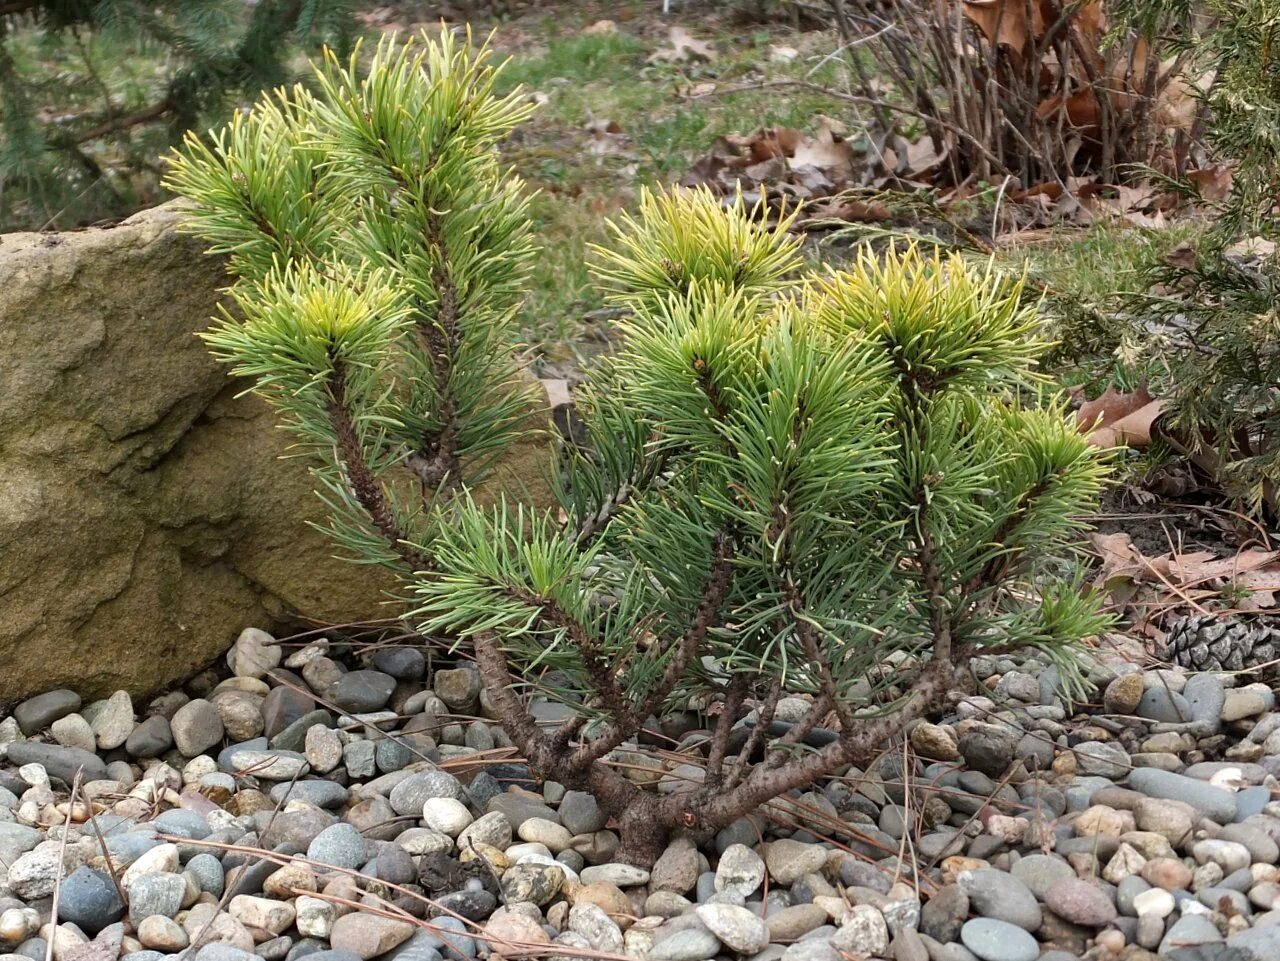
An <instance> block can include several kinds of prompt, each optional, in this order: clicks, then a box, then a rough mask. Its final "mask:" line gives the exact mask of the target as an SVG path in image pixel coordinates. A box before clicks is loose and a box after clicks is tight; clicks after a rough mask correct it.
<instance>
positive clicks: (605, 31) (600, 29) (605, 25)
mask: <svg viewBox="0 0 1280 961" xmlns="http://www.w3.org/2000/svg"><path fill="white" fill-rule="evenodd" d="M582 32H583V33H585V34H587V35H588V36H601V37H607V36H612V35H613V34H615V33H617V32H618V25H617V24H616V23H614V22H613V21H612V20H597V21H596V22H595V23H593V24H592V25H591V26H589V27H586V28H585V29H584V30H583V31H582Z"/></svg>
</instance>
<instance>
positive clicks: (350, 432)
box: [328, 357, 431, 571]
mask: <svg viewBox="0 0 1280 961" xmlns="http://www.w3.org/2000/svg"><path fill="white" fill-rule="evenodd" d="M328 388H329V419H330V421H331V423H332V424H333V436H334V439H335V446H336V448H337V454H338V462H339V464H340V465H341V466H342V471H343V473H344V474H345V475H346V479H347V483H348V484H349V486H350V488H351V492H352V494H353V495H354V496H355V498H356V500H357V501H358V502H359V504H360V506H361V507H362V508H364V511H365V513H366V514H367V515H368V516H369V520H370V522H371V523H372V524H373V526H374V527H375V528H376V529H377V530H378V532H379V533H380V534H381V535H382V536H383V538H384V539H385V540H386V542H387V546H388V547H390V548H391V550H392V551H394V552H395V554H396V556H398V557H399V558H400V560H401V561H403V562H404V563H405V565H407V566H408V568H409V569H410V570H411V571H427V570H430V569H431V563H430V562H429V561H428V559H427V557H426V555H424V554H422V553H421V552H420V551H418V550H416V549H415V548H413V547H410V546H409V544H408V542H407V539H406V533H405V531H403V530H401V529H400V527H399V525H398V524H397V523H396V518H395V513H394V512H393V511H392V509H391V505H390V504H389V503H388V501H387V496H386V492H385V491H384V490H383V487H382V483H381V481H379V480H378V478H377V477H376V476H375V475H374V473H373V471H372V470H370V469H369V464H368V462H367V461H366V460H365V456H364V450H363V448H362V446H361V444H360V433H359V431H358V430H357V429H356V425H355V421H354V420H353V418H352V416H351V411H350V409H349V403H350V400H349V398H348V396H347V372H346V365H345V363H344V362H343V361H342V359H341V358H338V357H333V358H332V368H331V370H330V372H329V381H328Z"/></svg>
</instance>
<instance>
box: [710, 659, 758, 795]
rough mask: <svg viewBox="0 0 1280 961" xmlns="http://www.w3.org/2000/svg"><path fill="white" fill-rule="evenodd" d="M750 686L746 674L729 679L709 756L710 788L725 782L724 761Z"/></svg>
mask: <svg viewBox="0 0 1280 961" xmlns="http://www.w3.org/2000/svg"><path fill="white" fill-rule="evenodd" d="M750 684H751V681H750V678H748V677H747V675H745V674H735V675H733V677H732V678H730V679H729V686H728V688H727V689H726V690H725V695H724V700H723V701H722V702H721V704H720V716H719V717H718V718H717V719H716V726H715V731H714V732H713V734H712V737H711V749H710V751H709V752H708V755H707V777H706V783H707V785H708V786H709V787H718V786H719V785H720V784H721V783H722V781H723V774H724V760H725V755H726V754H727V753H728V751H729V735H730V734H731V733H732V732H733V724H734V722H735V721H736V720H737V719H738V711H739V710H740V709H741V708H742V704H743V702H744V701H745V700H746V697H747V690H748V688H749V687H750Z"/></svg>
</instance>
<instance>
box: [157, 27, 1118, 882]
mask: <svg viewBox="0 0 1280 961" xmlns="http://www.w3.org/2000/svg"><path fill="white" fill-rule="evenodd" d="M319 76H320V80H319V83H318V92H317V94H316V95H315V96H314V97H313V96H311V95H309V94H306V93H304V92H303V91H301V90H300V89H295V90H292V91H287V92H281V93H277V94H275V95H273V96H272V97H270V98H268V99H265V100H263V101H262V102H261V103H260V104H259V105H258V106H257V107H256V108H255V109H254V111H253V112H252V113H251V114H250V115H249V116H247V117H244V118H238V119H237V120H235V121H233V122H232V124H231V125H230V126H229V127H227V128H225V129H224V130H223V131H221V132H220V133H219V134H218V135H217V136H215V137H214V138H213V140H212V146H206V145H205V144H204V142H203V141H201V140H200V139H197V138H192V139H191V140H190V141H189V143H188V145H187V147H186V150H185V152H184V153H183V154H182V155H181V156H180V157H178V158H176V159H175V162H174V172H173V175H172V177H171V183H172V185H173V186H174V188H175V189H176V190H177V191H178V192H179V193H181V194H183V195H185V196H187V197H189V198H191V199H192V200H193V201H194V202H195V213H194V214H193V219H192V221H191V228H192V229H193V230H194V231H196V232H197V233H199V234H201V235H202V236H204V237H206V238H208V239H209V240H210V241H211V243H212V245H213V249H214V250H217V251H221V252H224V253H226V254H228V255H229V257H230V258H231V264H232V267H233V270H234V271H235V272H236V273H237V274H238V275H239V276H240V280H239V281H238V282H237V284H236V286H235V288H234V289H233V293H234V296H235V300H236V303H237V306H238V308H239V311H240V315H239V316H237V315H233V314H230V313H229V314H227V315H225V316H224V317H223V318H222V320H221V322H220V324H219V325H218V326H217V327H216V328H215V330H214V331H213V332H212V333H211V334H210V335H209V340H210V343H211V345H212V347H213V348H214V350H215V351H216V352H217V353H218V355H219V356H220V357H222V358H223V359H225V360H227V361H228V362H229V363H231V364H232V365H233V369H234V370H235V371H237V372H239V373H242V374H245V375H248V376H251V377H253V378H256V385H257V386H256V388H255V389H257V390H258V391H260V392H261V393H263V394H264V395H265V396H266V397H267V398H268V399H269V400H271V401H272V402H273V403H275V404H276V405H277V407H278V408H279V409H280V410H281V412H282V414H283V415H284V416H285V418H286V420H287V421H288V422H289V423H290V424H291V426H292V427H293V428H294V430H295V431H296V432H297V434H298V436H299V437H300V439H301V441H302V442H303V445H304V448H305V449H306V450H307V451H308V452H309V453H310V454H311V455H312V456H314V457H315V458H316V459H317V460H318V462H319V464H320V466H319V467H318V468H317V470H318V472H319V476H320V478H321V480H322V482H323V485H324V487H323V491H324V495H325V496H326V497H327V498H328V499H329V501H330V503H331V504H332V505H333V506H334V508H335V517H337V518H339V519H338V520H337V521H336V523H335V529H334V534H335V536H336V537H337V539H338V541H339V542H340V543H341V544H342V545H343V546H345V547H346V548H347V549H348V550H349V551H351V552H352V553H354V554H355V555H356V556H357V557H358V558H359V559H363V560H366V561H374V562H384V563H388V564H390V565H392V566H393V567H395V568H396V569H397V570H399V571H400V572H401V573H402V574H403V575H404V579H405V584H406V588H407V589H408V590H410V591H411V592H412V593H413V594H414V596H415V597H416V604H415V609H414V610H413V612H412V614H411V615H410V617H411V618H412V620H413V621H414V622H415V623H417V624H418V625H420V626H421V629H422V630H424V631H426V632H433V633H442V634H445V635H447V636H450V637H452V638H454V639H456V642H457V643H459V644H469V645H470V646H471V647H472V649H473V650H474V653H475V657H476V662H477V665H478V668H479V670H480V674H481V677H482V679H483V681H484V685H485V690H486V692H487V695H488V698H489V702H490V704H491V705H492V707H493V709H494V710H495V712H496V714H497V717H498V718H499V720H500V721H501V723H502V724H503V726H504V728H505V729H506V731H507V733H508V734H509V735H510V737H511V739H512V741H513V743H515V744H516V745H517V746H518V747H519V748H520V749H521V751H522V753H523V755H524V756H525V758H526V759H527V760H528V761H529V763H530V764H531V766H532V767H533V768H534V769H535V770H536V771H538V772H539V773H540V774H542V775H543V776H545V777H549V778H554V779H555V780H557V781H560V782H561V783H564V784H566V785H569V786H576V787H582V788H585V789H588V790H591V791H593V792H594V793H595V795H596V796H597V797H598V798H599V799H600V801H601V803H602V804H603V805H604V806H605V807H606V808H607V809H608V810H609V811H610V812H611V813H613V814H614V815H615V816H617V817H618V818H619V819H620V824H621V830H622V834H623V841H624V849H623V856H624V857H627V858H630V859H633V860H636V861H638V862H645V861H651V860H652V859H653V858H654V857H655V856H656V855H657V853H659V852H660V850H661V846H662V844H663V842H664V841H665V838H666V836H667V832H668V831H670V830H672V829H674V828H676V827H680V826H683V827H684V828H686V829H690V830H693V831H695V832H705V831H713V830H715V829H717V828H719V827H721V826H723V825H725V824H727V823H729V822H730V821H732V820H734V819H735V818H737V817H740V816H742V815H743V814H745V813H747V812H750V811H752V810H754V809H756V808H757V807H758V806H760V805H761V804H765V803H767V802H769V801H770V800H772V799H773V798H775V797H777V796H778V795H779V794H782V793H784V792H786V791H788V790H790V789H793V788H796V787H801V786H804V785H806V784H808V783H810V782H811V781H813V780H815V779H817V778H821V777H823V776H826V775H829V774H831V773H833V772H835V771H837V770H839V769H841V768H842V767H844V766H846V765H848V764H849V763H851V762H855V761H859V762H865V761H866V760H867V759H869V758H870V757H872V756H874V755H875V754H876V753H878V752H879V751H880V750H881V749H882V748H883V745H884V743H885V742H886V741H888V740H889V739H891V738H892V737H894V736H896V735H898V734H900V733H901V731H902V730H903V728H904V726H905V725H906V724H908V723H909V722H910V721H911V720H913V719H915V718H918V717H921V716H923V715H925V714H926V713H928V712H930V711H933V710H936V709H938V708H940V707H941V706H942V705H943V704H944V702H945V700H946V697H947V695H948V693H949V692H950V691H951V690H953V689H954V688H955V687H957V686H960V685H962V684H963V683H964V678H965V676H966V671H965V667H966V665H967V663H968V661H969V659H970V658H971V657H972V656H973V655H975V654H977V653H980V652H987V653H990V652H1002V651H1008V650H1012V649H1021V648H1024V647H1031V648H1034V649H1036V650H1038V651H1040V652H1041V653H1042V655H1043V656H1045V657H1047V658H1049V659H1051V660H1053V661H1054V662H1056V663H1057V664H1059V665H1060V667H1061V669H1062V673H1063V676H1064V678H1065V679H1066V681H1067V683H1068V684H1071V682H1072V681H1073V680H1078V674H1077V673H1076V672H1075V661H1074V658H1073V652H1074V650H1075V645H1076V643H1077V642H1078V641H1079V639H1080V638H1081V637H1084V636H1087V635H1089V634H1091V633H1094V632H1096V631H1097V630H1098V629H1099V628H1100V626H1101V625H1102V623H1103V619H1102V618H1101V617H1100V615H1099V613H1098V608H1097V604H1096V601H1095V600H1094V599H1093V598H1091V597H1089V596H1087V595H1085V594H1084V593H1082V592H1081V590H1080V586H1079V584H1078V583H1077V582H1076V580H1075V579H1074V578H1073V576H1072V565H1071V563H1070V556H1069V552H1068V551H1067V547H1068V545H1069V543H1070V541H1071V540H1072V538H1073V536H1074V534H1075V532H1076V531H1077V530H1078V529H1079V526H1080V523H1079V521H1078V517H1079V515H1080V514H1081V512H1082V511H1084V510H1086V509H1088V508H1089V506H1090V505H1091V504H1092V503H1093V502H1094V500H1095V499H1096V497H1097V494H1098V491H1099V486H1100V484H1101V481H1102V476H1103V463H1102V461H1101V460H1100V455H1098V454H1097V453H1096V452H1095V451H1093V450H1092V449H1091V448H1090V447H1089V446H1088V445H1087V444H1086V442H1085V440H1084V439H1083V438H1082V437H1081V436H1080V435H1079V434H1078V433H1077V432H1076V431H1075V430H1074V428H1073V427H1071V426H1070V425H1069V424H1068V423H1067V418H1066V417H1065V411H1064V409H1063V407H1062V404H1061V402H1060V401H1059V400H1055V399H1053V398H1052V397H1051V396H1049V392H1048V390H1047V387H1046V384H1045V383H1044V381H1043V379H1042V378H1041V377H1040V376H1039V375H1037V374H1036V373H1035V370H1034V362H1035V359H1036V357H1037V356H1038V354H1039V353H1040V352H1041V351H1042V350H1043V349H1044V344H1043V343H1042V342H1041V341H1040V340H1039V339H1038V338H1037V335H1036V329H1035V322H1034V318H1033V312H1032V311H1031V310H1030V309H1029V308H1027V307H1026V306H1025V305H1024V298H1023V297H1022V296H1021V290H1020V288H1019V286H1018V285H1017V284H1009V283H1006V282H1004V281H1002V280H1000V279H999V277H998V276H997V274H996V273H995V271H994V270H993V269H991V268H987V269H985V270H983V269H979V270H975V269H973V268H972V267H970V266H968V265H966V264H965V263H964V262H963V261H961V260H959V259H942V258H940V257H938V256H931V255H927V254H925V253H922V252H920V251H919V250H917V249H914V248H910V249H902V250H896V251H891V252H890V253H889V254H888V255H887V256H885V257H884V258H877V257H875V256H873V255H872V254H870V253H868V254H864V255H863V256H862V257H861V258H860V259H859V260H858V261H857V263H856V264H854V265H853V266H852V267H851V268H850V269H849V270H846V271H830V272H826V273H821V274H816V275H810V276H805V275H803V274H802V262H801V258H800V257H799V254H798V249H797V248H798V243H797V240H796V239H795V237H794V236H793V235H792V234H791V233H790V231H789V226H790V224H789V222H788V221H786V220H785V219H784V220H783V221H782V222H781V223H778V224H776V225H774V226H772V227H770V226H768V225H767V224H766V223H765V221H764V219H763V218H764V217H765V211H764V208H763V207H758V208H756V209H754V210H748V209H747V208H746V207H745V205H744V204H743V202H742V201H741V200H739V201H738V202H737V203H736V205H734V206H732V207H731V208H730V209H724V208H723V207H722V205H721V202H720V201H719V200H718V199H717V198H714V197H712V196H711V195H709V194H707V193H693V194H685V193H666V192H661V191H659V192H646V193H644V194H643V195H642V197H641V200H640V204H639V209H638V211H637V213H636V214H635V215H634V216H625V217H623V218H621V220H620V221H619V222H618V223H617V224H616V225H615V227H614V232H615V242H614V244H612V245H611V246H610V247H609V248H607V249H603V250H599V251H597V255H598V265H597V268H598V270H597V273H598V276H599V279H600V282H601V284H602V285H603V286H604V287H605V288H606V289H607V290H608V291H609V294H610V296H611V297H612V298H613V301H614V303H615V304H616V305H617V306H619V307H621V308H623V309H624V312H625V314H626V317H627V319H626V320H625V321H624V322H623V328H624V329H623V333H624V334H625V338H624V346H623V347H622V348H621V349H620V350H619V351H617V352H616V353H615V354H613V355H611V356H610V357H609V358H608V359H607V360H606V361H605V362H604V364H603V366H602V368H601V369H600V370H599V371H598V372H596V374H595V375H594V376H593V378H592V380H591V383H590V384H589V385H588V387H587V388H586V389H585V390H584V392H583V393H582V395H581V397H580V398H579V403H580V406H581V408H582V411H583V416H584V419H585V422H586V424H587V443H586V444H585V445H583V446H581V447H575V448H572V449H570V450H568V451H566V452H565V457H566V463H565V465H564V469H563V471H562V472H561V473H560V477H559V484H558V488H557V490H558V496H557V500H558V503H557V504H556V505H555V506H554V507H553V508H552V509H550V510H545V509H539V508H537V507H535V506H531V505H526V504H518V503H510V502H508V501H502V502H500V503H498V504H497V505H496V506H488V507H484V506H480V505H478V504H477V503H476V502H475V501H474V500H473V498H472V497H471V495H470V490H471V485H472V484H473V475H472V473H471V468H470V464H471V462H472V461H473V459H476V458H479V459H480V460H483V459H484V458H485V457H486V456H487V455H489V454H492V453H495V452H497V451H500V450H501V447H502V445H503V444H504V443H505V442H507V440H509V438H510V436H511V431H512V429H513V424H514V423H515V422H516V419H517V418H516V414H517V413H518V411H519V410H521V409H522V408H521V402H520V395H519V392H518V390H517V389H516V388H515V387H514V386H513V384H514V382H515V377H514V371H515V360H514V359H513V353H512V350H511V348H510V346H509V340H510V339H511V337H512V331H511V317H512V311H513V309H514V308H513V304H514V303H515V298H516V297H517V296H518V292H519V289H520V287H521V284H522V282H523V277H524V275H523V270H524V267H525V266H526V264H527V261H528V259H529V256H530V249H531V248H530V245H529V240H528V238H527V235H526V232H525V224H526V222H527V216H526V213H525V210H524V206H523V200H522V199H521V194H520V192H519V191H520V188H519V185H518V182H517V181H516V180H515V179H514V178H512V177H511V176H510V175H509V174H507V173H504V172H503V171H502V170H501V168H500V166H499V164H498V161H497V160H496V159H495V156H494V152H493V149H492V148H493V145H494V143H495V141H496V140H497V139H498V138H499V137H501V136H502V135H503V134H504V133H505V132H506V131H507V130H509V129H510V128H511V126H512V125H513V124H514V123H516V122H517V121H518V120H520V119H521V118H522V117H523V115H524V113H525V108H524V107H523V106H522V101H521V100H519V99H518V98H515V97H508V98H498V97H495V96H494V95H493V93H492V82H493V72H492V71H491V70H490V69H489V68H488V66H486V65H485V61H484V53H483V51H481V52H478V53H472V52H470V51H468V50H465V49H461V48H455V47H454V46H452V41H451V40H450V39H449V38H448V37H444V38H441V39H439V40H434V39H430V38H425V37H424V38H422V39H420V40H417V41H413V42H407V43H403V44H400V43H396V42H393V41H386V42H384V43H383V44H382V45H381V46H380V47H379V49H378V51H377V53H376V55H375V57H374V59H373V62H372V63H371V64H370V66H369V70H368V74H367V77H366V78H365V79H361V78H360V75H359V73H358V71H357V70H356V69H355V66H354V62H353V63H352V64H350V65H345V66H344V65H342V64H340V63H339V62H338V61H337V60H336V59H334V58H332V57H331V58H329V59H328V60H327V61H326V63H325V64H324V65H322V66H321V67H320V68H319ZM504 345H507V346H506V348H505V349H504ZM396 475H400V476H401V477H402V478H403V477H408V478H409V479H410V480H411V481H412V482H413V483H412V484H411V485H409V486H411V487H412V488H413V489H412V490H410V491H408V492H407V493H406V485H404V484H403V483H401V482H398V481H397V480H396V479H395V476H396ZM384 508H385V509H384ZM787 693H799V694H807V695H810V696H811V698H812V707H811V710H810V711H809V713H808V716H807V717H806V718H805V719H804V720H803V721H802V722H801V723H799V724H796V725H794V726H792V727H791V728H790V729H789V730H786V731H779V730H778V729H777V728H775V727H774V726H772V724H771V722H772V721H773V714H774V711H775V709H776V707H777V705H778V702H779V700H780V699H781V697H782V696H783V695H784V694H787ZM533 696H547V697H551V698H554V699H557V700H559V701H561V702H563V703H565V704H567V705H569V706H570V707H571V708H572V709H573V710H572V714H573V717H572V719H571V720H569V721H567V722H565V723H564V724H562V725H561V726H560V727H558V728H556V729H554V730H551V731H543V730H541V729H540V728H539V727H538V725H537V724H535V723H534V721H533V718H532V717H531V715H530V713H529V703H530V699H531V697H533ZM673 700H678V701H680V702H681V703H685V704H687V703H689V702H690V700H692V701H693V703H697V704H701V705H703V706H704V707H708V708H710V707H711V705H712V704H715V710H714V711H713V712H712V713H713V714H714V719H713V720H710V721H709V723H710V727H711V736H710V739H709V744H708V748H707V754H706V757H705V758H704V760H705V765H706V775H705V780H704V781H703V783H701V784H698V785H693V786H691V787H690V789H689V790H687V791H682V792H677V793H673V794H664V795H659V794H654V793H651V792H650V791H647V790H644V789H643V788H642V787H641V786H640V785H638V784H637V783H635V782H634V781H632V780H630V779H628V778H627V777H626V776H624V775H623V774H622V773H620V772H619V771H618V770H617V768H616V767H615V766H613V765H612V764H609V763H606V761H607V760H608V759H609V758H611V757H615V756H616V752H618V751H620V750H622V751H625V750H626V749H627V746H629V745H633V744H634V742H635V739H636V738H637V735H638V734H639V732H640V730H641V728H642V726H643V725H644V724H645V723H646V722H647V721H648V719H649V718H650V717H651V715H653V714H655V713H657V712H660V711H661V710H662V709H663V707H664V705H666V704H668V703H669V702H671V701H673ZM750 705H754V707H755V711H756V714H755V718H754V725H753V726H750V727H745V728H744V727H743V726H741V724H740V723H739V722H740V721H741V720H742V718H743V715H744V714H745V713H746V710H747V708H748V706H750ZM818 724H830V725H833V726H834V727H835V728H836V729H837V730H838V732H839V735H838V737H837V738H836V739H835V740H834V741H833V742H832V743H830V744H828V745H827V746H825V747H822V748H821V749H816V750H814V749H810V748H808V747H806V746H805V743H804V742H805V738H806V736H807V735H808V733H809V732H810V731H811V730H812V729H813V727H814V726H816V725H818Z"/></svg>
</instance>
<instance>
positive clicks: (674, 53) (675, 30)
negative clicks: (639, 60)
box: [649, 27, 716, 63]
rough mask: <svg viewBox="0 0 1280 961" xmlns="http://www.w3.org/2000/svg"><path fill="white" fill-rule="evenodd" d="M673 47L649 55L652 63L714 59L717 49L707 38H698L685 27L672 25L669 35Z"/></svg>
mask: <svg viewBox="0 0 1280 961" xmlns="http://www.w3.org/2000/svg"><path fill="white" fill-rule="evenodd" d="M667 39H668V41H669V42H670V43H671V47H670V49H668V50H657V51H655V52H653V53H652V54H650V55H649V62H650V63H684V62H686V61H689V60H714V59H715V57H716V50H715V47H713V46H712V45H711V44H710V43H708V42H707V41H706V40H698V39H697V38H695V37H694V36H693V35H692V34H690V33H689V31H688V30H686V29H684V27H672V28H671V31H670V33H669V34H668V36H667Z"/></svg>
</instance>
